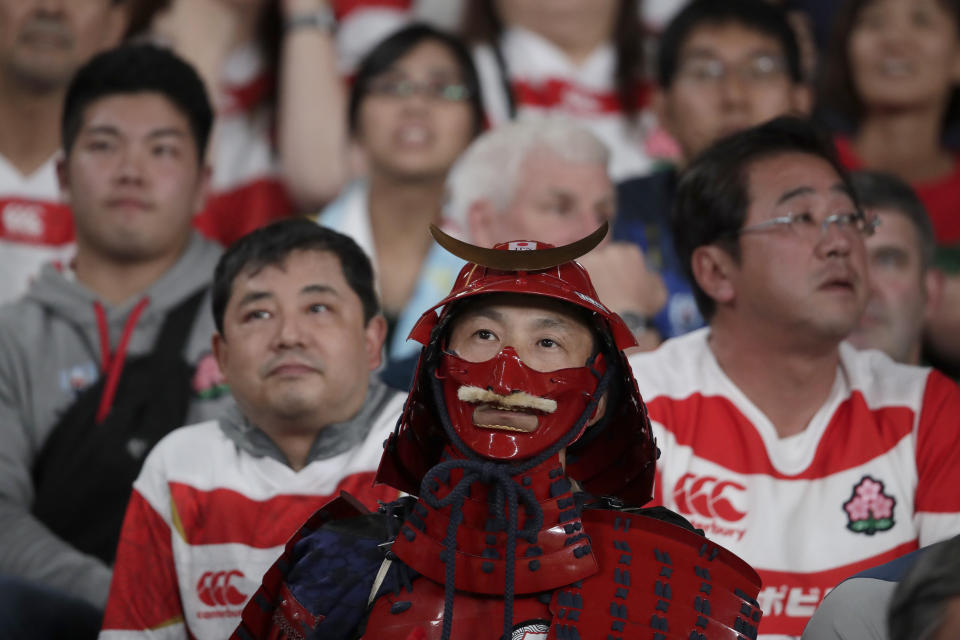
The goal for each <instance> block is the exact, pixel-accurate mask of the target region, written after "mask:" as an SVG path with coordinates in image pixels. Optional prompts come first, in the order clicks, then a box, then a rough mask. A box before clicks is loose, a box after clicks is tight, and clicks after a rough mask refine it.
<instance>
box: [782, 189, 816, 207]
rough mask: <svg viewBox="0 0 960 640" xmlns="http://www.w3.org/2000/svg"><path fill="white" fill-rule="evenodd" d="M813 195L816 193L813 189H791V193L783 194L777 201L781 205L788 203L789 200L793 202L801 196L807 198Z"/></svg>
mask: <svg viewBox="0 0 960 640" xmlns="http://www.w3.org/2000/svg"><path fill="white" fill-rule="evenodd" d="M811 193H815V191H814V189H813V187H797V188H796V189H790V191H787V192H785V193H783V194H782V195H781V196H780V197H779V198H778V199H777V204H778V205H780V204H783V203H784V202H786V201H787V200H791V199H793V198H797V197H799V196H807V195H810V194H811Z"/></svg>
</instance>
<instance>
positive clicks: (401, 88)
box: [368, 77, 470, 102]
mask: <svg viewBox="0 0 960 640" xmlns="http://www.w3.org/2000/svg"><path fill="white" fill-rule="evenodd" d="M368 91H369V92H370V94H371V95H375V96H383V97H387V98H409V97H410V96H414V95H420V96H423V97H424V98H428V99H430V100H441V101H443V102H463V101H464V100H467V99H468V98H470V89H469V88H468V87H467V86H466V85H465V84H463V83H462V82H451V81H443V80H438V81H432V82H415V81H413V80H409V79H407V78H389V77H388V78H377V79H375V80H373V81H371V82H370V85H369V88H368Z"/></svg>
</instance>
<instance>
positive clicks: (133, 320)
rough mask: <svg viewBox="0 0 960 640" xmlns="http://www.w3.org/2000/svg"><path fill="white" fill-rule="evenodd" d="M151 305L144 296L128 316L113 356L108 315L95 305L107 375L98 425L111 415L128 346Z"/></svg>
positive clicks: (101, 352)
mask: <svg viewBox="0 0 960 640" xmlns="http://www.w3.org/2000/svg"><path fill="white" fill-rule="evenodd" d="M149 303H150V298H148V297H146V296H144V297H143V298H142V299H141V300H140V302H138V303H137V304H136V306H135V307H134V308H133V310H132V311H131V312H130V315H129V316H127V321H126V323H125V324H124V325H123V334H122V335H121V336H120V342H119V343H118V344H117V351H116V352H115V353H114V354H113V355H112V356H111V355H110V332H109V331H108V329H107V314H106V312H105V311H104V309H103V305H102V304H100V302H99V301H97V302H94V303H93V311H94V313H95V314H96V316H97V329H98V330H99V332H100V361H101V367H102V369H103V371H105V372H106V375H107V380H106V383H104V386H103V395H102V396H100V405H99V407H98V408H97V424H101V423H102V422H103V421H104V420H106V419H107V416H108V415H109V414H110V408H111V407H112V406H113V398H114V396H115V395H116V394H117V385H118V384H120V374H121V373H122V372H123V364H124V362H125V361H126V359H127V345H128V344H129V343H130V336H132V335H133V329H134V327H136V326H137V321H138V320H139V319H140V314H141V313H143V310H144V309H145V308H146V307H147V305H148V304H149Z"/></svg>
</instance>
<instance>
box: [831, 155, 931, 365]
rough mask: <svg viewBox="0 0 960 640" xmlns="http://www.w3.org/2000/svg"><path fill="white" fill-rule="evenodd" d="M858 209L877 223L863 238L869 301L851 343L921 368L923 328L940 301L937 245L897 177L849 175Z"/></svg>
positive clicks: (910, 191) (927, 222)
mask: <svg viewBox="0 0 960 640" xmlns="http://www.w3.org/2000/svg"><path fill="white" fill-rule="evenodd" d="M850 179H851V180H852V182H853V188H854V191H855V192H856V194H857V199H858V200H859V201H860V206H861V207H863V208H864V210H866V211H867V213H868V214H869V215H872V216H875V217H876V218H877V219H878V220H879V222H880V224H879V226H878V227H877V230H876V231H875V232H874V234H873V235H872V236H870V237H869V238H867V240H866V245H867V260H868V263H869V267H870V268H869V272H870V283H871V287H870V292H871V294H870V301H869V302H868V303H867V309H866V311H865V312H864V314H863V316H861V318H860V323H859V324H858V325H857V327H856V329H854V330H853V333H851V334H850V342H851V343H853V345H854V346H855V347H857V348H858V349H880V350H881V351H883V352H884V353H886V354H887V355H888V356H890V357H891V358H893V359H894V360H896V361H897V362H904V363H906V364H920V362H921V353H922V351H923V327H924V323H925V322H926V321H927V320H928V319H929V318H930V317H931V315H932V313H933V311H934V309H936V308H937V305H938V303H939V302H940V293H941V291H942V288H943V274H942V273H941V272H940V271H939V270H937V269H935V268H934V267H933V259H934V253H935V252H936V248H937V245H936V240H935V239H934V235H933V225H932V224H931V223H930V218H929V217H928V216H927V211H926V209H925V208H924V206H923V202H921V200H920V198H918V197H917V195H916V193H914V191H913V189H912V188H910V185H908V184H907V183H905V182H903V181H902V180H900V178H897V177H896V176H893V175H890V174H886V173H880V172H877V171H856V172H854V173H852V174H851V175H850Z"/></svg>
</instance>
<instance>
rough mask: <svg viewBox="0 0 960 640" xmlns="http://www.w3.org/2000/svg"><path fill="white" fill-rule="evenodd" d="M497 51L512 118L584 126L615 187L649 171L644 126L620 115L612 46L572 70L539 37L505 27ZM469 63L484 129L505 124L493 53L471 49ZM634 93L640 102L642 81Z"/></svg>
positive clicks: (503, 99)
mask: <svg viewBox="0 0 960 640" xmlns="http://www.w3.org/2000/svg"><path fill="white" fill-rule="evenodd" d="M500 51H501V53H502V54H503V59H504V62H505V64H506V67H507V70H508V73H509V75H510V86H511V88H512V90H513V96H514V99H515V100H516V105H517V117H518V118H523V117H525V116H529V115H536V114H544V113H549V112H555V113H562V114H563V115H565V116H568V117H570V118H572V119H574V120H576V121H577V122H579V123H580V124H582V125H584V126H586V127H587V128H589V129H590V130H591V131H592V132H593V133H594V134H595V135H596V136H597V137H598V138H600V140H602V141H603V142H604V143H605V144H606V145H607V147H608V148H609V149H610V152H611V157H610V166H609V171H610V177H611V178H612V179H613V180H614V181H615V182H618V181H620V180H624V179H626V178H631V177H636V176H638V175H645V174H647V173H649V172H650V169H651V164H652V163H651V160H650V158H649V157H648V156H647V154H646V152H645V150H644V141H643V129H644V127H643V126H638V125H637V124H634V123H632V122H630V121H629V120H628V119H627V118H626V117H625V116H624V114H623V113H622V111H621V107H620V98H619V96H618V95H617V86H616V82H615V70H616V63H617V61H616V52H615V51H614V47H613V45H612V44H609V43H608V44H605V45H602V46H601V47H599V48H598V49H597V50H596V51H594V52H593V53H592V54H590V56H589V57H588V58H587V59H586V60H585V61H584V62H583V63H582V64H580V65H576V64H574V63H573V62H572V61H571V60H570V59H569V58H568V57H567V56H566V54H564V53H563V51H561V50H560V49H558V48H557V47H556V46H555V45H553V44H552V43H551V42H549V41H548V40H546V39H545V38H543V37H542V36H540V35H537V34H536V33H533V32H531V31H527V30H525V29H521V28H518V27H511V28H509V29H507V30H506V31H504V34H503V37H502V38H501V40H500ZM474 62H475V63H476V65H477V71H478V73H479V74H480V85H481V90H482V92H483V101H484V107H485V109H486V115H487V119H488V120H489V122H490V125H491V126H492V127H493V126H496V125H498V124H501V123H503V122H506V121H508V120H509V119H510V113H509V106H508V101H507V96H506V94H505V92H504V86H503V76H502V74H501V71H500V67H499V65H498V64H497V61H496V57H495V55H494V51H493V48H492V47H490V46H488V45H483V46H479V47H476V48H475V49H474ZM637 88H638V91H640V92H641V94H640V95H641V99H640V102H641V103H643V102H644V101H645V99H644V98H643V97H642V96H643V92H644V90H645V85H644V84H643V82H642V81H640V80H638V84H637ZM641 106H642V104H641ZM637 118H641V116H640V115H638V116H637ZM647 119H648V120H649V119H650V118H647Z"/></svg>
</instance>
